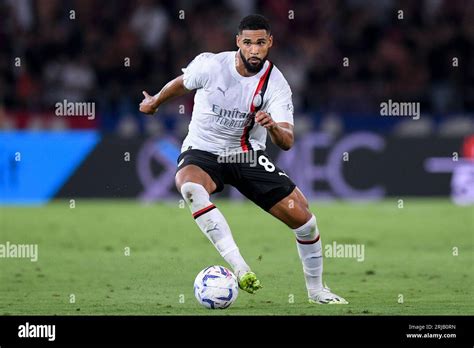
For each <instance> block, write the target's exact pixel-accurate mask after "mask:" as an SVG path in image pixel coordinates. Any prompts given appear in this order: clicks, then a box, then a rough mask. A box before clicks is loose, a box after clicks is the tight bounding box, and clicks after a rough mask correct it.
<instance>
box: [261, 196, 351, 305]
mask: <svg viewBox="0 0 474 348" xmlns="http://www.w3.org/2000/svg"><path fill="white" fill-rule="evenodd" d="M268 212H269V213H270V214H272V215H273V216H275V217H276V218H277V219H279V220H281V221H282V222H284V223H285V224H286V225H287V226H288V227H290V228H291V229H292V230H293V232H294V234H295V236H296V245H297V248H298V254H299V256H300V259H301V263H302V264H303V272H304V277H305V281H306V288H307V290H308V297H309V300H310V302H312V303H320V304H346V303H348V302H347V301H346V300H344V299H343V298H342V297H340V296H338V295H336V294H333V293H331V292H330V291H329V289H328V288H325V287H324V286H323V282H322V273H323V257H322V256H323V255H322V246H321V239H320V235H319V230H318V226H317V222H316V217H315V216H314V215H313V214H312V213H311V211H310V210H309V206H308V201H307V200H306V197H305V196H304V195H303V193H302V192H301V191H300V190H299V189H298V188H297V187H295V189H294V190H293V191H292V192H291V193H290V194H289V195H288V196H286V197H285V198H283V199H282V200H280V201H279V202H278V203H276V204H275V205H274V206H273V207H271V208H270V209H269V211H268Z"/></svg>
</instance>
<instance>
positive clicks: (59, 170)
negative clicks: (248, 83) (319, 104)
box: [0, 131, 474, 204]
mask: <svg viewBox="0 0 474 348" xmlns="http://www.w3.org/2000/svg"><path fill="white" fill-rule="evenodd" d="M470 139H471V140H470ZM472 139H474V138H472V137H468V138H462V137H455V138H443V137H424V138H417V137H414V138H409V137H408V138H399V137H390V136H386V135H382V134H380V133H376V132H354V133H347V134H344V135H342V136H337V137H336V136H332V135H330V134H328V133H322V132H308V133H306V134H304V135H300V136H299V137H298V138H297V140H296V141H295V144H294V146H293V148H292V149H291V150H290V151H280V150H279V149H278V148H277V147H275V146H274V145H273V144H271V142H270V141H268V142H267V146H268V147H267V152H268V154H269V156H270V158H271V159H272V160H273V162H274V163H275V164H277V165H278V166H279V167H280V168H282V169H283V170H284V171H285V172H286V173H287V174H288V175H289V176H290V178H292V179H293V181H294V182H295V183H296V184H297V185H298V187H299V188H300V189H301V190H302V191H303V192H304V194H305V195H306V197H307V198H308V199H310V200H318V199H344V200H378V199H383V198H384V197H387V196H391V197H402V196H419V197H429V196H444V197H448V196H450V195H451V196H452V197H453V198H455V201H459V202H460V203H466V204H467V203H470V202H474V190H472V189H470V188H471V187H474V160H473V158H471V157H470V156H469V157H463V150H462V149H463V147H464V148H467V147H469V146H467V145H469V144H471V145H472V144H474V140H472ZM463 144H464V145H463ZM471 145H470V146H471ZM464 152H466V151H464ZM179 153H180V142H179V141H178V140H177V139H175V138H173V137H170V136H167V137H154V138H144V137H132V138H121V137H117V136H101V135H100V134H99V133H96V132H94V131H70V132H64V133H56V132H3V133H1V132H0V204H42V203H46V202H48V201H49V200H50V199H52V198H62V199H75V198H111V199H114V198H136V199H139V200H144V201H159V200H167V199H179V194H178V192H177V190H176V188H175V185H174V176H175V173H176V166H177V163H176V160H177V158H178V155H179ZM466 153H471V152H469V151H467V152H466ZM219 197H226V198H227V197H228V198H231V199H238V198H242V196H241V195H240V194H239V193H238V192H237V191H236V190H235V189H231V188H226V189H225V190H224V191H223V192H222V193H220V194H219Z"/></svg>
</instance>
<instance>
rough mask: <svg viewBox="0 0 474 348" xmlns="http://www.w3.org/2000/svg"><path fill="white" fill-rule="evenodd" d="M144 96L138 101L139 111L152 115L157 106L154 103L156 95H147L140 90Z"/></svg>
mask: <svg viewBox="0 0 474 348" xmlns="http://www.w3.org/2000/svg"><path fill="white" fill-rule="evenodd" d="M142 93H143V95H144V96H145V98H144V99H143V100H142V102H141V103H140V111H141V112H143V113H145V114H147V115H153V114H154V113H155V112H156V110H158V107H157V106H155V105H156V97H155V96H151V95H149V94H148V93H147V92H146V91H143V92H142Z"/></svg>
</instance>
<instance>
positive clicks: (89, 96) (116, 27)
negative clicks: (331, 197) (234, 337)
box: [0, 0, 474, 136]
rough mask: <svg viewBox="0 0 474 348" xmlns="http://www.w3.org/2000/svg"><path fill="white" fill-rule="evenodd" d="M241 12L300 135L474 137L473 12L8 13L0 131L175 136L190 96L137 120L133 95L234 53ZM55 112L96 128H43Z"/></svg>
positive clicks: (17, 4)
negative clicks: (387, 113) (415, 105)
mask: <svg viewBox="0 0 474 348" xmlns="http://www.w3.org/2000/svg"><path fill="white" fill-rule="evenodd" d="M249 13H261V14H264V15H265V16H267V17H268V18H269V19H270V21H271V24H272V31H273V35H274V38H275V44H274V48H273V49H272V51H271V53H270V59H271V60H272V61H273V62H274V63H275V64H276V65H277V66H278V67H279V68H280V70H281V71H282V72H283V73H284V75H285V77H286V78H287V80H288V81H289V83H290V85H291V87H292V90H293V101H294V104H295V112H296V118H297V126H298V124H299V126H298V127H299V128H300V129H302V128H313V127H315V128H317V129H326V130H332V131H334V132H336V133H337V132H340V131H343V130H349V131H350V130H358V129H376V130H378V131H387V132H388V131H394V132H396V131H399V132H401V133H403V132H407V133H413V134H415V135H416V134H432V133H433V132H441V133H443V132H445V133H446V134H455V133H459V132H460V133H463V132H464V133H466V132H472V131H473V127H474V126H473V117H472V112H473V110H474V64H473V63H474V48H473V47H474V1H469V0H424V1H393V0H347V1H333V0H321V1H316V0H315V1H303V0H299V1H290V0H278V1H273V0H225V1H215V0H212V1H211V0H178V1H175V0H165V1H155V0H137V1H126V0H120V1H96V0H75V1H74V0H67V1H64V0H38V1H34V0H5V1H2V2H0V47H1V50H0V129H2V128H3V129H12V128H32V129H38V128H39V129H41V128H48V129H50V128H52V129H64V128H65V127H81V126H84V127H97V128H99V129H101V130H103V131H105V132H119V133H120V134H123V135H129V136H133V135H136V134H144V133H145V134H156V133H166V134H168V133H172V132H174V133H175V134H179V135H180V136H182V135H183V133H184V132H185V131H186V126H187V123H188V122H189V118H190V115H191V110H192V94H191V95H188V96H186V97H184V99H180V100H178V101H175V102H172V103H170V104H168V105H165V106H163V107H162V108H161V109H160V111H159V116H158V117H145V116H143V115H142V114H140V113H139V112H138V104H139V102H140V101H141V99H142V93H141V91H142V90H147V91H148V92H149V93H156V92H158V91H159V89H160V88H161V87H162V86H163V85H164V84H165V83H166V82H167V81H169V80H170V79H172V78H173V77H175V76H177V75H179V74H180V73H181V70H180V69H181V68H183V67H185V66H186V65H187V64H188V63H189V62H190V61H191V60H192V59H193V58H194V56H196V55H197V54H198V53H201V52H205V51H209V52H220V51H228V50H235V49H236V48H235V34H236V28H237V26H238V23H239V20H240V19H241V18H242V17H243V16H245V15H247V14H249ZM345 58H348V60H347V59H345ZM389 99H391V100H394V101H395V100H396V101H403V102H410V101H413V102H420V103H421V113H422V115H421V118H420V120H418V121H417V122H410V123H409V126H408V127H406V126H404V125H403V124H404V122H403V121H405V120H404V119H403V118H401V117H398V118H393V117H381V116H380V103H381V102H383V101H388V100H389ZM63 100H67V101H72V102H75V101H82V102H83V101H87V102H95V103H96V113H97V117H96V118H95V119H94V120H87V119H84V118H82V119H81V122H79V121H77V122H76V121H70V120H65V118H60V117H51V116H50V117H46V116H44V115H47V114H49V115H54V105H55V103H57V102H62V101H63ZM180 105H182V107H181V108H180ZM41 115H43V116H41ZM395 119H396V120H395ZM405 123H406V122H405Z"/></svg>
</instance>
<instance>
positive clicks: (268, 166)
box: [258, 155, 275, 173]
mask: <svg viewBox="0 0 474 348" xmlns="http://www.w3.org/2000/svg"><path fill="white" fill-rule="evenodd" d="M258 164H260V165H261V166H262V167H263V168H265V170H266V171H267V172H270V173H271V172H274V171H275V165H274V164H273V163H272V162H270V160H269V159H268V158H267V157H265V156H264V155H261V156H260V157H259V158H258Z"/></svg>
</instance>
